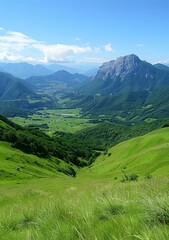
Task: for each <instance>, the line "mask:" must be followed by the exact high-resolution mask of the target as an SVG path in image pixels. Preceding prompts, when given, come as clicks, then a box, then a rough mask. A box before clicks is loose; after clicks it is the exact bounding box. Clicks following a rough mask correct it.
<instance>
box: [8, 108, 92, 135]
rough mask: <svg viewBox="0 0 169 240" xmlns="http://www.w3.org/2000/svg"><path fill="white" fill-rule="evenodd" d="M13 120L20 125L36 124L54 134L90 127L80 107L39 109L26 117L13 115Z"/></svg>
mask: <svg viewBox="0 0 169 240" xmlns="http://www.w3.org/2000/svg"><path fill="white" fill-rule="evenodd" d="M11 120H12V121H13V122H15V123H17V124H19V125H22V126H28V125H35V126H37V127H39V128H40V129H41V130H44V131H45V132H46V133H48V134H50V135H52V134H53V133H54V132H55V131H61V132H62V131H63V132H70V133H74V132H76V131H79V130H82V129H84V128H87V127H90V126H92V125H93V124H92V123H90V121H89V119H88V118H82V117H81V114H80V109H78V108H77V109H57V110H49V109H44V110H39V111H37V112H36V113H34V114H32V115H29V116H28V117H27V118H24V117H18V116H17V117H13V118H11Z"/></svg>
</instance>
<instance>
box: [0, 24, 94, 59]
mask: <svg viewBox="0 0 169 240" xmlns="http://www.w3.org/2000/svg"><path fill="white" fill-rule="evenodd" d="M0 30H2V31H0V60H1V61H29V62H45V63H47V62H73V61H74V59H76V57H83V54H85V53H89V52H92V51H94V50H93V49H92V48H91V47H89V46H79V45H68V44H61V43H56V44H47V43H44V42H39V41H37V40H35V39H33V38H31V37H29V36H27V35H25V34H23V33H20V32H16V31H6V30H4V29H3V28H0Z"/></svg>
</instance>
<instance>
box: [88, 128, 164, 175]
mask: <svg viewBox="0 0 169 240" xmlns="http://www.w3.org/2000/svg"><path fill="white" fill-rule="evenodd" d="M109 155H110V156H109ZM168 159H169V128H162V129H159V130H156V131H153V132H151V133H149V134H146V135H144V136H141V137H136V138H133V139H131V140H128V141H125V142H122V143H120V144H118V145H116V146H115V147H113V148H110V149H109V151H108V153H107V154H106V155H104V154H102V155H101V156H99V157H98V159H97V160H96V162H95V163H94V164H93V166H92V167H91V168H90V170H88V172H89V173H94V174H98V175H103V176H104V178H105V177H106V176H107V177H108V176H110V177H116V176H122V175H123V174H122V172H121V169H123V168H125V172H126V174H132V173H135V174H138V175H139V176H144V175H145V174H147V173H150V174H153V175H167V174H168V172H169V160H168Z"/></svg>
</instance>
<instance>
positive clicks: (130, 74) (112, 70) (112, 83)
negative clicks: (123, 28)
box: [78, 54, 169, 96]
mask: <svg viewBox="0 0 169 240" xmlns="http://www.w3.org/2000/svg"><path fill="white" fill-rule="evenodd" d="M158 86H169V72H168V71H164V70H161V69H159V68H157V67H155V66H153V65H152V64H150V63H148V62H146V61H142V60H140V59H139V57H138V56H136V55H134V54H131V55H127V56H124V57H119V58H117V59H116V60H113V61H109V62H106V63H103V65H102V66H101V67H100V68H99V70H98V72H97V73H96V74H95V75H94V76H93V77H92V78H91V79H90V81H88V82H87V83H85V84H83V85H82V86H79V89H78V90H79V92H81V93H82V92H83V93H84V94H89V95H90V94H91V95H95V94H101V95H105V96H106V95H111V94H118V93H122V92H124V91H142V90H148V91H151V90H153V89H154V88H156V87H158Z"/></svg>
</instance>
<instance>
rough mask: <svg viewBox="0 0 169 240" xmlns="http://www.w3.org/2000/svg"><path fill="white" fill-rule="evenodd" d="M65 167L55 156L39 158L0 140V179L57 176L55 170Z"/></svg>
mask: <svg viewBox="0 0 169 240" xmlns="http://www.w3.org/2000/svg"><path fill="white" fill-rule="evenodd" d="M67 167H68V165H67V164H66V163H64V162H63V161H60V160H58V159H56V158H51V159H44V158H39V157H37V156H35V155H31V154H26V153H23V152H22V151H20V150H18V149H14V148H12V147H11V144H10V143H6V142H0V180H2V179H3V180H8V179H10V180H11V179H15V180H19V179H30V178H44V177H57V176H59V175H60V173H59V172H58V171H57V170H58V169H62V168H63V169H64V168H65V169H66V168H67Z"/></svg>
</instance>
